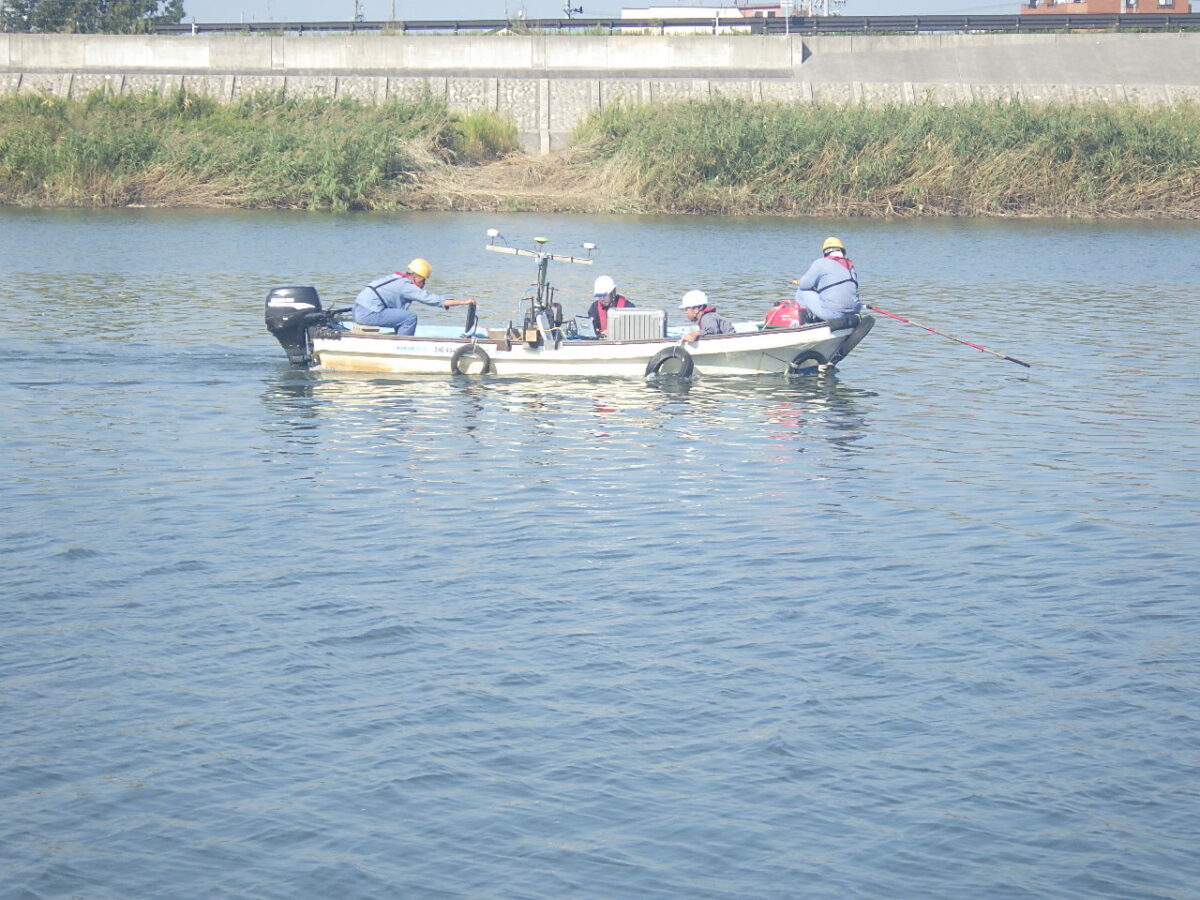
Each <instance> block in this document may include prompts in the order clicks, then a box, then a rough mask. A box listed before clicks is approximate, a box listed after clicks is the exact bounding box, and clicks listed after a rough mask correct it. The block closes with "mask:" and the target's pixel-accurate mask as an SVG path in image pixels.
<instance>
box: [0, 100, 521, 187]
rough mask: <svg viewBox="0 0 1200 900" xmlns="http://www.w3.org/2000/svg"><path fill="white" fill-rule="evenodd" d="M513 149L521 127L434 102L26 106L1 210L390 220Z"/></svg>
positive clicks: (3, 179)
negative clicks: (434, 177)
mask: <svg viewBox="0 0 1200 900" xmlns="http://www.w3.org/2000/svg"><path fill="white" fill-rule="evenodd" d="M516 147H517V132H516V128H515V127H514V126H513V125H512V124H511V123H508V122H505V121H503V120H501V119H499V118H498V117H496V116H493V115H491V114H488V113H480V114H471V115H465V116H455V115H451V114H450V113H449V112H448V111H447V109H446V107H445V106H444V105H443V104H440V103H436V102H433V101H426V102H417V103H411V104H387V105H382V106H373V105H372V106H368V105H363V104H359V103H353V102H344V101H331V100H322V99H309V100H287V99H283V98H280V97H275V96H259V97H253V98H250V99H246V100H243V101H240V102H237V103H233V104H227V105H225V104H218V103H215V102H214V101H212V100H211V99H208V98H206V97H200V96H195V95H191V94H185V93H177V94H174V95H172V96H170V97H166V98H162V99H158V98H154V97H135V96H124V97H110V96H104V95H102V94H96V95H93V96H91V97H89V98H87V99H86V100H82V101H77V102H69V101H63V100H59V99H57V98H53V97H36V96H31V95H23V96H19V97H9V98H5V99H3V100H0V202H3V203H6V204H10V205H12V204H18V205H23V206H127V205H131V204H137V205H147V206H238V207H290V208H302V209H357V208H373V207H384V208H386V207H392V206H397V205H400V206H402V205H404V197H405V196H406V195H407V194H408V193H410V192H411V191H412V188H413V185H414V184H415V183H416V182H417V181H418V180H419V177H420V175H421V173H423V172H426V171H433V170H437V169H439V168H447V167H453V166H472V165H478V164H480V163H483V162H487V161H490V160H494V159H497V158H498V157H500V156H502V155H505V154H508V153H511V152H513V151H514V150H515V149H516Z"/></svg>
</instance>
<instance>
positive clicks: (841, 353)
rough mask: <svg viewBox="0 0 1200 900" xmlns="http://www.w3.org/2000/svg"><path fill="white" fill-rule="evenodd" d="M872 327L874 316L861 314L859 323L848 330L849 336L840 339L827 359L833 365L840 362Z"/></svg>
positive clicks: (873, 325)
mask: <svg viewBox="0 0 1200 900" xmlns="http://www.w3.org/2000/svg"><path fill="white" fill-rule="evenodd" d="M874 327H875V317H874V316H863V317H862V318H861V319H860V320H859V323H858V325H857V326H856V327H855V329H854V330H853V331H852V332H850V334H849V336H848V337H847V338H846V339H845V340H844V341H842V343H841V344H840V345H839V346H838V348H837V350H835V351H834V354H833V356H831V357H830V358H829V361H830V362H831V363H833V364H834V365H836V364H837V363H840V362H841V361H842V360H843V359H845V358H846V357H847V356H849V355H850V351H851V350H853V349H854V348H855V347H857V346H858V343H859V341H861V340H862V339H863V338H865V337H866V336H867V333H868V332H870V330H871V329H872V328H874Z"/></svg>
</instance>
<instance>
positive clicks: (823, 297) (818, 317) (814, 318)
mask: <svg viewBox="0 0 1200 900" xmlns="http://www.w3.org/2000/svg"><path fill="white" fill-rule="evenodd" d="M796 284H798V285H799V287H797V288H796V302H797V303H799V304H800V305H801V306H803V307H804V308H805V309H806V310H808V315H807V317H806V319H805V321H808V322H828V321H830V320H831V319H840V318H841V317H842V316H848V315H850V313H857V312H862V310H863V304H862V301H861V300H859V298H858V275H857V273H855V271H854V263H852V262H850V260H849V259H848V258H847V257H846V245H845V244H843V243H842V242H841V239H840V238H835V237H831V238H826V239H825V243H824V244H822V245H821V258H820V259H818V260H817V261H816V262H814V263H813V264H812V265H811V266H809V267H808V271H807V272H805V273H804V274H803V275H801V276H800V280H799V281H797V282H796Z"/></svg>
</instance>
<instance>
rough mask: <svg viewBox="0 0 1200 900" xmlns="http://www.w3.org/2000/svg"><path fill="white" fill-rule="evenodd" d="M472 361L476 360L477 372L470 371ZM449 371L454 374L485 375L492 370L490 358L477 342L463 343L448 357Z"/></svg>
mask: <svg viewBox="0 0 1200 900" xmlns="http://www.w3.org/2000/svg"><path fill="white" fill-rule="evenodd" d="M472 362H478V364H479V367H480V368H479V371H478V372H472V371H470V367H471V363H472ZM450 371H451V372H452V373H453V374H455V375H474V374H478V375H486V374H487V373H488V372H490V371H492V358H491V357H490V356H488V355H487V351H486V350H484V349H483V348H482V347H480V346H479V345H478V344H463V345H462V346H461V347H459V348H458V349H457V350H455V351H454V355H453V356H451V357H450Z"/></svg>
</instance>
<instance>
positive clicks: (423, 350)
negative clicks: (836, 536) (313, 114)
mask: <svg viewBox="0 0 1200 900" xmlns="http://www.w3.org/2000/svg"><path fill="white" fill-rule="evenodd" d="M488 235H489V237H490V238H492V240H493V243H489V244H488V245H487V247H486V249H488V250H493V251H496V252H499V253H512V254H515V255H518V256H531V257H535V258H536V259H537V260H538V280H537V284H536V290H535V292H534V293H533V295H532V296H530V297H526V298H523V299H522V303H523V304H525V303H527V304H528V306H527V307H525V309H526V312H525V319H524V322H523V324H522V326H521V327H520V328H516V327H513V326H509V327H508V328H505V329H503V330H496V329H483V328H479V327H478V325H477V322H476V319H475V308H474V307H473V306H472V307H469V309H470V312H469V314H468V317H467V323H466V326H465V327H464V328H462V329H457V328H446V327H445V326H421V325H418V328H417V333H416V334H415V335H412V336H405V335H397V334H393V333H391V331H390V329H386V328H366V327H364V326H360V325H356V324H354V323H351V322H347V321H345V317H346V315H347V314H348V312H349V310H348V309H341V310H327V309H324V308H323V307H322V306H321V300H320V297H319V295H318V293H317V290H316V288H314V287H311V286H304V287H278V288H275V289H273V290H271V291H270V293H268V295H267V301H266V324H267V329H268V330H269V331H270V332H271V333H272V334H274V335H275V337H276V338H277V339H278V340H279V343H280V344H281V345H282V346H283V348H284V350H286V351H287V354H288V358H289V359H290V360H291V362H292V363H293V364H295V365H298V366H305V367H315V368H320V369H324V370H331V371H351V372H380V373H393V374H419V375H436V374H444V373H449V374H456V375H484V374H491V375H500V376H510V375H511V376H538V377H541V376H550V377H554V376H563V377H597V376H598V377H618V378H645V377H649V376H672V377H678V378H690V377H692V376H693V375H697V374H698V375H706V376H707V375H763V374H805V373H809V372H815V371H820V370H821V369H824V368H828V367H829V366H832V365H836V364H837V363H839V362H841V361H842V360H843V359H844V358H845V357H846V355H847V354H848V353H849V352H850V351H851V350H853V349H854V347H856V346H857V345H858V343H859V341H861V340H862V339H863V338H864V337H865V336H866V335H867V333H868V332H869V331H870V330H871V327H872V326H873V325H874V319H873V318H871V317H870V316H858V315H851V316H847V317H845V318H843V319H837V320H835V321H832V322H819V323H816V324H810V325H800V326H796V327H789V328H765V327H763V326H761V325H758V324H754V323H740V324H738V326H737V327H738V331H737V333H736V334H721V335H705V336H703V337H701V338H700V339H699V340H697V341H694V342H686V343H685V342H684V341H683V340H682V336H683V334H684V333H685V329H684V328H682V327H675V328H670V327H668V325H667V315H666V312H665V311H664V310H661V309H645V308H641V307H639V308H637V309H611V310H609V313H608V316H609V320H608V334H607V336H606V337H605V338H603V339H596V338H595V337H593V336H590V335H589V334H588V332H589V330H590V328H589V326H590V322H591V320H590V319H588V318H587V317H578V318H577V319H575V320H573V321H570V322H564V318H563V314H562V307H561V306H560V305H559V304H557V303H555V302H554V288H553V287H552V286H551V285H550V284H549V283H548V281H547V269H548V265H549V263H550V262H551V261H552V260H556V261H560V262H569V263H578V264H582V265H591V263H592V260H591V259H590V257H574V256H560V255H556V254H552V253H548V252H545V251H544V249H541V248H539V249H538V250H524V249H517V248H513V247H507V246H501V245H497V244H496V243H494V241H495V239H496V237H497V234H496V233H495V232H494V231H492V230H489V232H488ZM537 240H538V242H539V244H544V243H545V239H543V238H538V239H537ZM584 247H585V248H587V249H588V251H589V253H590V250H591V249H594V248H593V246H592V245H590V244H584Z"/></svg>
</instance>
